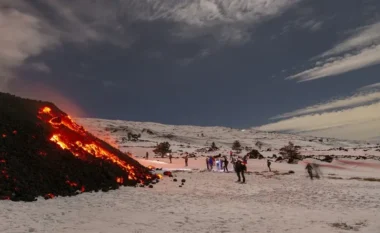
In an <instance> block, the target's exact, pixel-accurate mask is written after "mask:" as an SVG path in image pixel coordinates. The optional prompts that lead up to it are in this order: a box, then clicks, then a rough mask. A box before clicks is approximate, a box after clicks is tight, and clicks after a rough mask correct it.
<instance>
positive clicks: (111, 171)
mask: <svg viewBox="0 0 380 233" xmlns="http://www.w3.org/2000/svg"><path fill="white" fill-rule="evenodd" d="M158 178H159V177H158V176H157V175H153V174H151V171H150V169H148V168H146V167H144V166H142V165H141V164H139V163H138V162H137V161H136V160H134V159H132V158H131V157H129V156H128V155H126V154H124V153H122V152H121V151H119V150H118V149H116V148H114V147H112V146H111V145H109V144H108V143H106V142H104V141H102V140H100V139H98V138H96V137H95V136H93V135H92V134H90V133H89V132H87V131H86V130H85V129H84V128H83V127H81V126H79V125H78V124H76V123H75V122H74V121H73V120H72V119H71V118H70V116H69V115H67V114H66V113H64V112H63V111H61V110H60V109H59V108H57V107H56V106H55V105H54V104H52V103H49V102H42V101H35V100H29V99H23V98H19V97H16V96H13V95H10V94H4V93H0V199H3V200H4V199H6V200H13V201H34V200H36V198H37V197H38V196H43V197H45V198H46V199H48V198H53V197H55V196H71V195H76V194H79V193H82V192H87V191H99V190H101V191H108V190H111V189H117V188H118V187H119V186H121V185H124V186H136V185H138V184H140V185H141V184H144V185H149V184H151V183H155V182H154V181H155V180H156V179H158Z"/></svg>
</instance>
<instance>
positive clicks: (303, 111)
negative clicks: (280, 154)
mask: <svg viewBox="0 0 380 233" xmlns="http://www.w3.org/2000/svg"><path fill="white" fill-rule="evenodd" d="M0 35H1V37H0V91H3V92H10V93H13V94H17V95H21V96H25V97H31V98H37V99H43V100H49V101H53V102H55V103H56V104H57V105H58V106H59V107H61V108H63V109H64V110H65V111H66V112H68V113H70V114H71V115H74V116H85V117H98V118H109V119H124V120H133V121H154V122H161V123H167V124H195V125H222V126H229V127H237V128H246V127H258V128H259V129H261V130H266V131H281V132H292V133H301V134H309V135H317V136H328V137H338V138H347V139H365V140H375V139H380V1H378V0H362V1H358V0H334V1H331V0H318V1H315V0H181V1H178V0H155V1H152V0H114V1H107V0H34V1H28V0H1V1H0Z"/></svg>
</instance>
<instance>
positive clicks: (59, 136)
mask: <svg viewBox="0 0 380 233" xmlns="http://www.w3.org/2000/svg"><path fill="white" fill-rule="evenodd" d="M38 118H39V119H41V120H43V121H45V122H47V123H49V124H50V125H51V126H52V127H53V129H54V130H53V135H52V136H51V138H50V140H51V141H52V142H55V143H56V144H57V145H59V146H60V147H61V148H62V149H63V150H69V151H70V152H71V153H72V154H74V155H75V156H77V157H78V158H80V159H84V160H85V157H86V156H88V155H91V156H93V157H96V158H100V159H104V160H107V161H111V162H112V163H114V164H116V165H118V166H119V167H120V168H122V169H123V170H124V171H126V173H127V174H128V175H127V177H128V180H135V181H137V182H140V183H143V182H144V180H151V179H153V178H159V177H158V176H157V177H153V175H147V173H146V172H137V171H136V169H135V166H133V165H130V164H127V163H126V162H125V161H124V160H123V159H121V158H120V157H119V156H120V155H119V156H118V155H116V153H114V152H113V151H114V150H115V149H114V148H112V147H110V146H106V145H105V144H104V142H102V141H100V140H98V139H97V138H95V137H94V136H92V135H91V134H89V133H88V132H86V130H85V129H84V128H83V127H82V126H80V125H78V124H76V123H75V122H74V121H73V120H72V119H71V117H70V116H68V115H66V114H64V113H59V112H54V111H53V110H52V109H51V108H50V107H44V108H42V109H40V111H39V112H38ZM112 150H113V151H112ZM123 155H124V154H123ZM124 156H126V155H124ZM123 182H124V179H123V178H122V177H119V178H117V183H119V184H122V183H123Z"/></svg>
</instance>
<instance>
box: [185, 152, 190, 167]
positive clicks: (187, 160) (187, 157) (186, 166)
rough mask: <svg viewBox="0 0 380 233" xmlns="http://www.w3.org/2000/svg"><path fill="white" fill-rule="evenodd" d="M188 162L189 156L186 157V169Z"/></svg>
mask: <svg viewBox="0 0 380 233" xmlns="http://www.w3.org/2000/svg"><path fill="white" fill-rule="evenodd" d="M188 161H189V155H188V154H186V156H185V167H187V166H188Z"/></svg>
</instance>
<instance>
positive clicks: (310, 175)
mask: <svg viewBox="0 0 380 233" xmlns="http://www.w3.org/2000/svg"><path fill="white" fill-rule="evenodd" d="M305 169H306V170H307V173H309V177H310V179H311V180H312V179H313V167H312V166H311V164H310V163H308V164H307V165H306V168H305Z"/></svg>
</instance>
